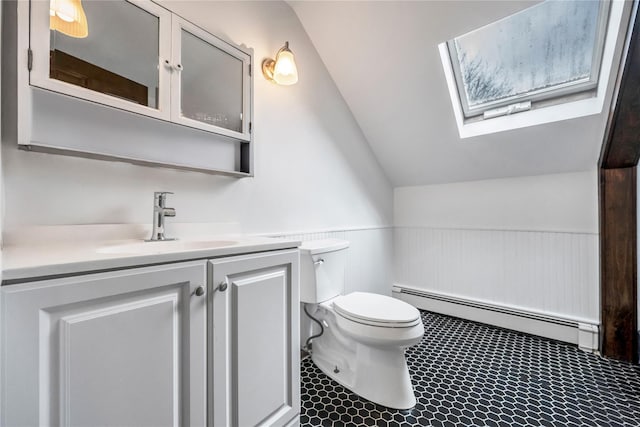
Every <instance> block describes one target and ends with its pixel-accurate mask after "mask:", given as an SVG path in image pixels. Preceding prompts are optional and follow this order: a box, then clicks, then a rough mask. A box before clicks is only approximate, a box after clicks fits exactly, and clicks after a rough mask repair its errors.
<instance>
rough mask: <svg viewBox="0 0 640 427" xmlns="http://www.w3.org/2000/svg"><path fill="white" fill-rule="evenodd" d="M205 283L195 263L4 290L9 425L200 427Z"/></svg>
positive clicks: (5, 390)
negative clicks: (202, 290)
mask: <svg viewBox="0 0 640 427" xmlns="http://www.w3.org/2000/svg"><path fill="white" fill-rule="evenodd" d="M205 279H206V278H205V268H204V263H203V262H198V263H188V264H183V265H174V266H170V267H165V266H163V267H154V268H145V269H135V270H128V271H121V272H115V273H104V274H96V275H90V276H80V277H76V278H69V279H60V280H50V281H43V282H36V283H33V284H26V285H14V286H6V287H3V288H2V298H3V329H2V333H3V339H4V340H5V342H6V343H7V347H6V348H7V349H8V350H7V351H6V353H5V355H4V357H3V364H2V370H3V372H2V373H3V375H4V378H5V379H6V382H5V384H3V386H4V388H3V425H61V426H80V425H82V426H94V425H120V426H133V425H136V426H180V425H189V424H191V425H203V424H204V422H205V411H206V409H205V400H206V395H205V393H206V380H205V378H204V377H205V376H206V361H205V353H206V345H205V342H206V341H205V340H206V332H205V328H206V299H205V298H203V297H197V296H195V295H194V294H193V293H194V291H195V288H196V287H197V286H201V285H204V284H205ZM25 355H28V357H24V356H25ZM20 386H21V387H20Z"/></svg>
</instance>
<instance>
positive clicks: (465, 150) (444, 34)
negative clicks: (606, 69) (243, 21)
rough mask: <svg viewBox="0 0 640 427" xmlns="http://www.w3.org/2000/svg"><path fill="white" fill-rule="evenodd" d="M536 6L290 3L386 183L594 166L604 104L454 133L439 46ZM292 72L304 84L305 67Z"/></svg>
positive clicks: (604, 115)
mask: <svg viewBox="0 0 640 427" xmlns="http://www.w3.org/2000/svg"><path fill="white" fill-rule="evenodd" d="M535 3H537V2H536V1H528V2H527V1H520V0H518V1H480V0H477V1H422V2H400V1H392V2H378V1H356V2H342V1H340V2H331V1H290V2H289V4H290V5H291V7H292V8H293V10H294V11H295V12H296V14H297V16H298V18H299V19H300V21H301V22H302V25H303V26H304V28H305V30H306V32H307V34H308V35H309V37H310V38H311V40H312V42H313V44H314V46H315V47H316V49H317V51H318V53H319V54H320V56H321V58H322V59H323V61H324V63H325V65H326V67H327V68H328V70H329V72H330V73H331V75H332V77H333V79H334V81H335V83H336V85H337V86H338V88H339V90H340V92H341V93H342V96H343V97H344V98H345V100H346V102H347V104H348V105H349V107H350V108H351V111H352V112H353V114H354V116H355V119H356V120H357V122H358V123H359V125H360V127H361V128H362V131H363V132H364V134H365V136H366V138H367V139H368V141H369V143H370V145H371V147H372V149H373V151H374V153H375V154H376V156H377V157H378V160H379V161H380V164H381V165H382V167H383V168H384V169H385V171H386V173H387V175H388V176H389V178H390V179H391V181H392V183H393V184H394V186H409V185H424V184H434V183H446V182H459V181H472V180H480V179H490V178H502V177H512V176H526V175H542V174H549V173H559V172H570V171H582V170H590V169H593V168H595V167H596V164H597V160H598V155H599V152H600V146H601V143H602V138H603V135H604V128H605V125H606V118H607V111H606V108H605V111H603V112H602V113H601V114H599V115H593V116H588V117H582V118H577V119H572V120H566V121H562V122H557V123H551V124H544V125H538V126H532V127H528V128H523V129H518V130H513V131H506V132H501V133H495V134H491V135H484V136H480V137H474V138H467V139H464V140H463V139H460V137H459V136H458V131H457V127H456V124H455V119H454V115H453V109H452V106H451V101H450V97H449V94H448V91H447V85H446V82H445V76H444V72H443V69H442V64H441V62H440V58H439V54H438V48H437V46H438V44H439V43H441V42H443V41H446V40H449V39H451V38H453V37H455V36H457V35H460V34H464V33H466V32H468V31H470V30H472V29H475V28H478V27H481V26H483V25H486V24H488V23H490V22H493V21H496V20H498V19H500V18H503V17H505V16H508V15H510V14H513V13H515V12H517V11H519V10H522V9H524V8H526V7H529V6H531V5H533V4H535ZM292 49H293V50H294V52H295V46H292ZM298 67H299V72H300V78H304V64H298ZM614 77H615V75H613V76H612V79H610V85H609V92H611V91H612V86H613V84H611V81H613V80H614ZM607 105H609V100H605V106H607Z"/></svg>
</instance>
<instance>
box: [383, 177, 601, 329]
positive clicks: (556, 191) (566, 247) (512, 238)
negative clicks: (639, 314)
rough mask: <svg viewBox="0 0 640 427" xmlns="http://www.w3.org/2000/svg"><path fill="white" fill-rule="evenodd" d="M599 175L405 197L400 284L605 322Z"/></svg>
mask: <svg viewBox="0 0 640 427" xmlns="http://www.w3.org/2000/svg"><path fill="white" fill-rule="evenodd" d="M597 188H598V186H597V174H596V172H595V170H594V171H590V172H578V173H568V174H556V175H544V176H532V177H521V178H508V179H497V180H487V181H475V182H465V183H455V184H442V185H429V186H421V187H401V188H396V189H395V201H394V212H395V225H396V229H395V246H394V250H395V254H394V258H395V262H394V282H395V283H398V284H404V285H410V286H417V287H420V288H423V289H426V290H429V291H435V292H441V293H446V294H451V295H455V296H460V297H464V298H470V299H474V300H481V301H485V302H489V303H492V304H498V305H504V306H510V307H516V308H523V309H527V310H530V311H536V312H542V313H547V314H553V315H557V316H560V317H566V318H572V319H585V320H589V321H592V322H594V323H598V319H599V290H598V216H597V212H598V210H597V209H598V205H597V201H598V194H597Z"/></svg>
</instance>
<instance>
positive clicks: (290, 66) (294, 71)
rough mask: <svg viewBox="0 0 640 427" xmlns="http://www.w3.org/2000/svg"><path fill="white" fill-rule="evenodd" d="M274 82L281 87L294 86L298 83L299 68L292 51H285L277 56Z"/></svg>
mask: <svg viewBox="0 0 640 427" xmlns="http://www.w3.org/2000/svg"><path fill="white" fill-rule="evenodd" d="M273 80H275V81H276V83H278V84H279V85H292V84H295V83H297V82H298V68H297V67H296V61H295V59H294V58H293V52H291V51H290V50H288V49H283V50H281V51H280V52H279V53H278V55H277V56H276V64H275V66H274V67H273Z"/></svg>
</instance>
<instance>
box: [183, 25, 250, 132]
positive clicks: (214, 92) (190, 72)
mask: <svg viewBox="0 0 640 427" xmlns="http://www.w3.org/2000/svg"><path fill="white" fill-rule="evenodd" d="M172 33H173V34H172V43H173V44H172V55H173V64H174V67H175V69H174V72H173V74H172V82H171V89H172V92H171V120H172V121H173V122H175V123H180V124H183V125H185V126H189V127H195V128H198V129H203V130H207V131H210V132H215V133H218V134H220V135H224V136H228V137H231V138H234V139H238V140H242V141H250V139H251V136H250V128H249V127H250V121H251V117H250V116H251V108H250V105H251V76H250V72H251V70H250V66H251V56H250V55H248V54H247V53H245V52H243V51H241V50H239V49H238V48H236V47H234V46H233V45H231V44H229V43H226V42H224V41H222V40H220V39H219V38H217V37H215V36H213V35H211V34H209V33H207V32H206V31H203V30H202V29H201V28H199V27H197V26H195V25H193V24H192V23H190V22H188V21H185V20H184V19H182V18H180V17H179V16H176V15H173V16H172Z"/></svg>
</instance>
